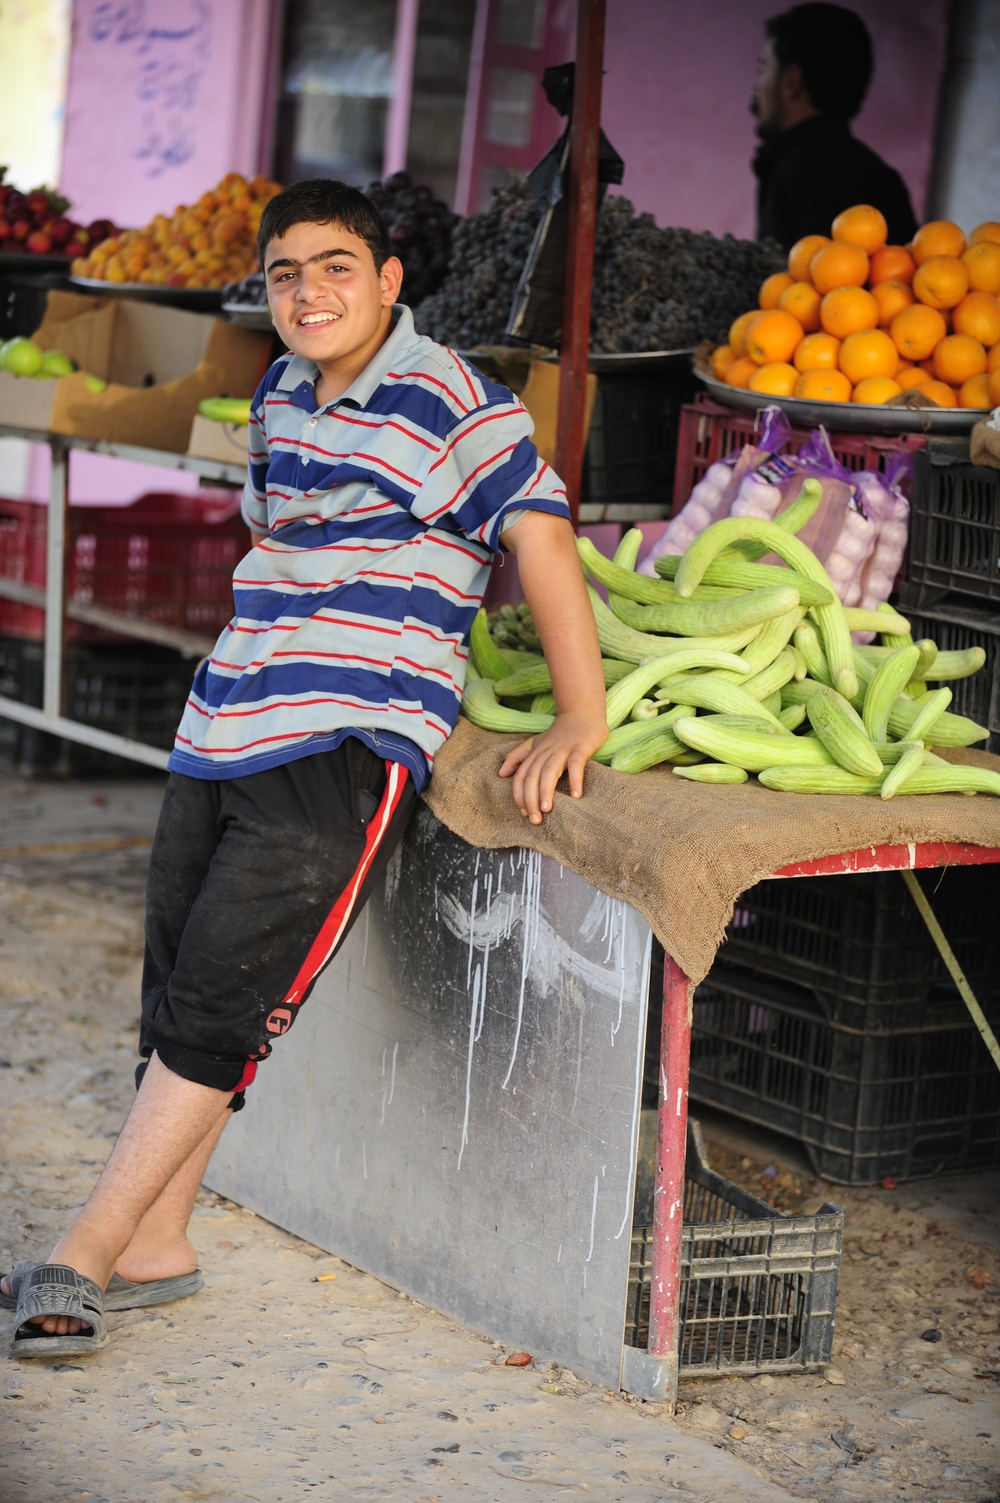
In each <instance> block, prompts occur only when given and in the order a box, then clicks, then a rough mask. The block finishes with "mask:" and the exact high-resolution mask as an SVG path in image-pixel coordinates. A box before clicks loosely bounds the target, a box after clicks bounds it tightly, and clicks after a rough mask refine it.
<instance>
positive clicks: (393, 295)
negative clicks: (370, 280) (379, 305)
mask: <svg viewBox="0 0 1000 1503" xmlns="http://www.w3.org/2000/svg"><path fill="white" fill-rule="evenodd" d="M379 284H380V286H381V288H382V301H383V303H384V304H385V306H386V307H388V306H389V305H390V304H392V303H398V302H399V290H400V288H401V287H402V285H403V263H402V261H400V259H399V257H398V256H389V257H388V258H387V259H386V260H385V261H384V262H383V263H382V270H381V271H380V272H379Z"/></svg>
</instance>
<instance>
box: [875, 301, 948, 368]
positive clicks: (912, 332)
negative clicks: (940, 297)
mask: <svg viewBox="0 0 1000 1503" xmlns="http://www.w3.org/2000/svg"><path fill="white" fill-rule="evenodd" d="M947 332H948V330H947V326H946V325H945V321H944V319H943V318H942V316H941V314H940V313H939V312H938V310H937V309H936V308H927V307H925V306H924V304H923V303H914V304H913V306H912V308H904V309H903V310H902V312H901V313H897V314H896V317H895V318H894V319H893V321H892V323H891V324H890V325H889V335H890V337H891V339H892V342H893V344H894V345H895V346H896V348H897V350H898V351H899V353H900V354H901V355H905V357H906V359H907V360H926V359H927V356H928V355H930V354H931V353H932V351H933V349H934V346H935V345H936V344H938V343H939V342H940V341H941V340H942V339H943V338H944V337H945V335H946V334H947Z"/></svg>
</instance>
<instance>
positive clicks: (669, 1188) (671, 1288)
mask: <svg viewBox="0 0 1000 1503" xmlns="http://www.w3.org/2000/svg"><path fill="white" fill-rule="evenodd" d="M691 991H692V988H691V982H690V980H689V978H688V977H687V976H686V975H685V973H684V972H683V971H682V970H681V968H680V966H679V965H678V964H677V962H676V961H674V960H672V959H671V957H670V956H669V955H665V956H664V958H663V1021H662V1025H661V1033H660V1095H659V1112H658V1120H657V1138H656V1177H655V1180H654V1187H653V1246H652V1249H651V1257H650V1290H649V1354H650V1356H651V1357H656V1358H659V1359H660V1360H661V1362H662V1363H663V1376H664V1394H663V1396H664V1398H665V1399H666V1401H667V1403H668V1404H669V1405H670V1406H671V1408H672V1407H673V1404H674V1401H675V1399H676V1397H677V1374H678V1366H679V1357H678V1342H679V1338H680V1294H681V1226H682V1223H683V1219H684V1155H685V1148H686V1143H687V1106H688V1071H689V1066H690V1058H691Z"/></svg>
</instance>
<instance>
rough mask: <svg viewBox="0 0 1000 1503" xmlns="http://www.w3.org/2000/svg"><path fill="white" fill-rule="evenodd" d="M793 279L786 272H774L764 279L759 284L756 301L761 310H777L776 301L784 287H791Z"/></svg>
mask: <svg viewBox="0 0 1000 1503" xmlns="http://www.w3.org/2000/svg"><path fill="white" fill-rule="evenodd" d="M794 281H795V278H794V277H793V276H792V275H791V273H790V272H787V271H776V272H773V273H772V274H771V276H769V277H765V278H764V280H763V282H761V284H760V292H759V293H758V295H757V301H758V303H759V304H760V306H761V307H762V308H777V306H778V299H779V298H780V297H781V294H782V293H783V292H784V290H785V288H786V287H791V285H792V283H793V282H794Z"/></svg>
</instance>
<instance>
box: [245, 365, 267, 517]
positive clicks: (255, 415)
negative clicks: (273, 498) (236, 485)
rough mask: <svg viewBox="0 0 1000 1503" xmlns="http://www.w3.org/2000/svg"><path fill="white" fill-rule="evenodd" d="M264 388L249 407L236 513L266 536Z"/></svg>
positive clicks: (255, 394)
mask: <svg viewBox="0 0 1000 1503" xmlns="http://www.w3.org/2000/svg"><path fill="white" fill-rule="evenodd" d="M264 423H265V417H264V387H263V385H261V386H258V388H257V390H256V392H255V393H254V399H253V402H252V403H251V406H250V426H249V433H248V437H247V478H246V483H245V484H244V486H243V496H242V499H241V502H240V510H241V511H242V513H243V520H244V522H245V523H246V524H247V526H248V527H250V528H252V529H253V531H254V532H267V530H268V517H267V466H268V460H269V458H270V455H269V452H268V447H267V435H266V433H265V430H264Z"/></svg>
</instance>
